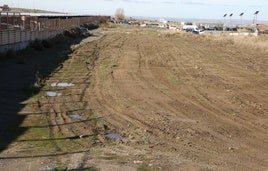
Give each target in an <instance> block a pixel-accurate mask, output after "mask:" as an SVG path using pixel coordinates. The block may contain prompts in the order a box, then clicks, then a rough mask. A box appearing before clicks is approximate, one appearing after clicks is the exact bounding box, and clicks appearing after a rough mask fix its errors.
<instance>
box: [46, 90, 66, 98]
mask: <svg viewBox="0 0 268 171" xmlns="http://www.w3.org/2000/svg"><path fill="white" fill-rule="evenodd" d="M46 94H47V96H50V97H57V96H61V95H62V94H61V93H57V92H54V91H47V92H46Z"/></svg>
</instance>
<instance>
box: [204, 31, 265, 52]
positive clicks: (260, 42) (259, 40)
mask: <svg viewBox="0 0 268 171" xmlns="http://www.w3.org/2000/svg"><path fill="white" fill-rule="evenodd" d="M202 37H204V38H205V39H207V40H208V41H217V42H220V43H221V44H222V45H224V44H232V45H236V46H239V47H246V48H250V49H254V50H258V51H264V52H268V35H259V36H253V35H248V36H243V35H239V36H231V35H226V34H220V35H202Z"/></svg>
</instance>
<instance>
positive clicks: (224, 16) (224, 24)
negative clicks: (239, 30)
mask: <svg viewBox="0 0 268 171" xmlns="http://www.w3.org/2000/svg"><path fill="white" fill-rule="evenodd" d="M226 16H227V14H224V15H223V18H224V23H223V31H224V30H225V28H224V26H226Z"/></svg>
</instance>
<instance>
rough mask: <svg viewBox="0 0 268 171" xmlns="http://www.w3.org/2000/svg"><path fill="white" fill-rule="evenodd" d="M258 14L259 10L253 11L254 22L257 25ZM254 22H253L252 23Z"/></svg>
mask: <svg viewBox="0 0 268 171" xmlns="http://www.w3.org/2000/svg"><path fill="white" fill-rule="evenodd" d="M258 14H259V11H256V12H255V13H254V15H255V17H254V18H255V24H256V25H257V15H258ZM253 24H254V23H253Z"/></svg>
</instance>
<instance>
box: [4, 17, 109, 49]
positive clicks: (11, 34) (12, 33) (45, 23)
mask: <svg viewBox="0 0 268 171" xmlns="http://www.w3.org/2000/svg"><path fill="white" fill-rule="evenodd" d="M34 19H36V20H35V21H34ZM108 19H109V16H83V17H81V16H77V17H62V16H61V17H28V18H27V17H26V21H28V20H29V22H28V24H27V23H24V24H23V25H24V26H25V27H24V28H23V29H17V28H15V27H14V25H11V26H10V27H11V29H8V28H7V29H3V27H2V29H0V53H3V52H7V51H8V50H14V51H16V50H21V49H24V48H26V47H27V46H28V45H29V43H30V42H31V41H34V40H36V39H38V40H45V39H49V38H53V37H55V36H56V35H57V34H60V33H63V31H64V30H67V29H70V28H73V27H77V26H79V25H82V24H85V23H90V22H98V21H99V22H103V21H107V20H108ZM2 20H3V17H2ZM9 20H11V18H9ZM12 23H13V22H12ZM12 26H13V27H12ZM26 26H28V27H26Z"/></svg>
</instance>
